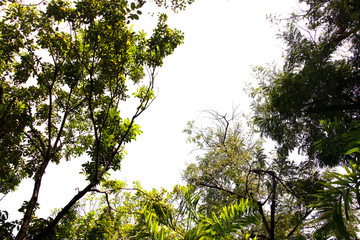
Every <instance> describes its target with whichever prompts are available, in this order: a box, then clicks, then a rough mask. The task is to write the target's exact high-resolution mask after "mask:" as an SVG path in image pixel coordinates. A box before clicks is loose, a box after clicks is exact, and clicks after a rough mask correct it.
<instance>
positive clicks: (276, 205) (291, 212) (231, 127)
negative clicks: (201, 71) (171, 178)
mask: <svg viewBox="0 0 360 240" xmlns="http://www.w3.org/2000/svg"><path fill="white" fill-rule="evenodd" d="M211 116H213V119H214V120H213V123H212V125H210V127H204V126H202V127H200V128H199V127H196V125H195V124H194V123H190V124H189V126H188V128H187V129H186V132H187V133H188V134H189V135H190V136H189V139H190V141H192V142H195V143H196V144H197V146H198V148H199V150H201V154H199V155H198V156H197V158H196V161H195V162H194V163H191V164H189V165H188V167H187V169H186V170H185V172H184V179H185V180H186V181H187V182H188V184H192V185H194V186H196V188H197V189H198V190H199V191H201V193H202V195H203V198H204V200H203V202H202V203H201V208H202V209H204V212H205V216H206V212H208V213H211V212H214V211H219V210H220V209H221V208H222V207H223V206H226V205H229V204H234V203H236V202H237V201H239V200H240V199H250V200H251V201H252V202H254V203H255V204H256V205H257V208H256V211H257V212H258V214H259V216H260V217H261V224H257V225H256V226H255V227H253V228H252V231H253V234H255V233H256V235H257V239H298V238H300V239H302V238H304V237H310V234H311V232H307V231H305V229H307V228H309V227H314V226H313V224H312V223H311V220H312V219H313V216H314V211H313V209H314V207H309V205H310V204H314V203H316V201H317V197H316V196H312V195H313V194H316V193H317V191H318V190H319V189H322V185H321V184H320V182H319V180H320V179H321V177H322V176H321V174H320V173H318V172H317V171H316V170H317V169H316V167H315V166H314V165H311V164H305V163H300V164H296V163H295V162H294V161H291V160H289V159H284V158H280V157H276V156H275V157H272V158H269V157H267V156H266V155H265V154H264V150H263V148H262V142H261V141H259V140H253V137H254V136H253V134H251V133H248V132H246V131H244V130H243V127H242V126H241V124H240V122H239V121H238V119H237V117H236V114H233V115H231V116H230V117H227V115H220V114H219V113H216V112H211Z"/></svg>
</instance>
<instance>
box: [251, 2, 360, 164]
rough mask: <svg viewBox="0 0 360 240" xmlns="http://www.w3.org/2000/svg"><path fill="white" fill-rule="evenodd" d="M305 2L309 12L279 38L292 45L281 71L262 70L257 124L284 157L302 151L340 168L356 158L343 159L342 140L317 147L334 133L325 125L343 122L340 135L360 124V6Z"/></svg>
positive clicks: (300, 15)
mask: <svg viewBox="0 0 360 240" xmlns="http://www.w3.org/2000/svg"><path fill="white" fill-rule="evenodd" d="M300 2H302V3H306V6H305V8H306V9H305V10H303V11H301V12H298V13H295V14H294V15H292V16H291V17H290V20H288V21H287V24H286V26H287V30H286V31H284V32H283V33H282V34H280V38H281V39H282V40H283V41H284V42H285V44H286V45H287V48H286V52H285V63H284V65H283V67H282V69H280V70H278V69H276V68H275V69H269V68H262V67H259V68H258V73H259V85H258V87H256V88H254V89H253V92H252V96H253V97H254V99H255V102H254V105H253V109H254V112H255V115H254V121H255V124H256V125H257V126H258V127H259V129H260V131H261V133H262V134H263V135H264V136H267V137H270V138H272V139H273V140H275V141H276V142H277V143H278V144H279V154H282V155H284V156H285V155H287V154H288V153H289V152H290V151H292V150H293V149H295V148H299V149H300V150H302V151H303V152H305V153H306V154H307V155H308V157H309V158H310V159H311V160H316V161H318V163H320V164H321V165H325V166H335V165H337V164H338V163H346V162H348V161H349V159H351V158H353V156H350V155H347V156H345V155H344V154H341V152H342V153H344V151H342V150H340V149H341V147H340V146H341V145H342V144H343V143H342V141H341V139H334V141H333V142H328V144H329V146H328V149H327V151H317V150H316V148H314V145H313V144H314V143H316V142H317V141H319V140H321V139H324V138H325V137H327V136H328V134H331V133H327V132H326V129H325V128H324V126H323V125H322V124H321V121H335V120H339V121H341V124H340V125H339V126H340V127H339V128H336V129H333V130H334V131H335V132H336V135H338V136H339V135H341V134H342V133H345V132H346V131H348V130H349V129H350V128H352V127H354V124H355V123H356V122H357V121H358V120H359V111H360V99H359V89H360V88H359V87H360V86H359V46H360V45H359V42H360V38H359V34H358V32H359V29H360V19H359V14H358V12H359V10H360V5H359V3H358V2H355V1H330V0H324V1H320V0H309V1H307V0H305V1H300ZM335 132H334V133H335ZM330 143H332V144H330ZM336 144H337V145H338V147H336ZM331 148H336V150H337V151H331Z"/></svg>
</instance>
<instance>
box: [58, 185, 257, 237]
mask: <svg viewBox="0 0 360 240" xmlns="http://www.w3.org/2000/svg"><path fill="white" fill-rule="evenodd" d="M110 186H111V187H110ZM99 193H100V194H102V196H101V197H100V198H95V197H93V196H92V195H89V196H88V197H87V198H85V199H84V201H83V203H82V204H79V205H77V206H74V208H73V210H72V211H71V212H69V213H68V214H67V216H66V218H64V219H63V220H62V223H61V225H60V226H59V227H57V228H56V229H55V231H56V236H57V238H61V239H115V238H116V239H118V238H122V239H153V240H155V239H159V240H160V239H239V238H241V239H249V238H250V236H251V232H243V231H242V230H243V228H244V226H248V225H251V224H252V225H254V224H256V223H258V222H259V216H258V214H256V204H254V203H252V202H251V201H249V200H245V199H242V200H241V201H239V202H238V203H235V204H232V205H229V206H226V207H224V208H223V209H221V210H220V211H219V212H213V215H212V216H211V217H205V216H204V215H203V214H202V213H201V211H200V209H199V208H198V203H199V201H201V200H200V196H199V194H198V193H197V192H196V191H195V188H194V187H191V186H175V188H174V190H173V191H172V192H168V191H166V190H164V189H161V190H159V191H157V190H155V189H153V190H151V191H145V190H143V189H142V188H141V186H140V185H139V184H138V183H137V184H136V186H135V187H134V188H128V187H126V186H125V185H124V183H121V182H119V181H117V180H106V181H104V182H103V183H102V186H101V188H100V189H96V191H94V194H99ZM89 206H95V207H93V208H92V209H89V210H87V211H83V209H86V208H89ZM84 212H85V213H84ZM253 239H255V238H253Z"/></svg>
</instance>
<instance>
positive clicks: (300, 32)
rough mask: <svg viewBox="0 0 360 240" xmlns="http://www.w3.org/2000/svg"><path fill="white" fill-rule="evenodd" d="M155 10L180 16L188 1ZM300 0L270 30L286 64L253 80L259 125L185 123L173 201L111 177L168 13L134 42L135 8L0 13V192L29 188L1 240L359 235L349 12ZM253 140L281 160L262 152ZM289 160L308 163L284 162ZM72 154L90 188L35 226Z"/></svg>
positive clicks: (81, 3) (358, 98)
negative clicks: (49, 177) (186, 150)
mask: <svg viewBox="0 0 360 240" xmlns="http://www.w3.org/2000/svg"><path fill="white" fill-rule="evenodd" d="M153 2H154V3H155V4H156V5H158V6H162V7H165V8H171V9H172V10H173V11H175V12H176V11H178V10H182V9H184V8H185V6H186V5H187V4H190V3H192V2H193V0H171V1H166V0H153ZM300 3H303V4H304V5H303V7H304V9H305V10H301V11H298V12H295V13H293V14H292V15H291V16H290V17H289V18H286V19H280V20H279V19H277V21H279V22H283V21H285V22H286V29H285V31H284V32H283V33H282V34H280V38H281V39H282V40H284V42H285V44H286V46H287V47H286V51H285V53H284V55H285V56H284V64H283V66H282V68H280V69H279V68H276V67H274V68H271V67H267V68H266V67H257V69H256V73H257V77H258V84H257V86H255V87H254V88H252V92H251V96H252V97H253V98H254V102H253V110H254V111H253V118H252V122H251V123H252V124H251V126H252V127H255V129H248V128H246V127H245V126H244V125H243V124H241V120H240V115H237V114H236V113H235V112H234V113H232V115H226V114H225V115H221V114H219V113H218V112H215V111H209V112H207V114H209V115H210V118H207V119H208V120H210V121H209V124H208V125H206V126H201V127H199V126H198V125H197V122H189V124H188V126H187V128H186V129H185V130H184V132H185V133H186V134H188V137H189V138H188V139H189V141H190V142H191V143H193V144H195V145H196V147H197V149H196V150H197V151H198V152H197V153H198V154H197V156H196V158H195V159H194V161H193V162H191V163H190V164H189V165H188V166H187V168H186V169H185V170H184V172H183V179H184V180H185V181H186V184H187V185H186V186H175V188H174V189H173V191H171V192H169V191H167V190H164V189H161V190H155V189H153V190H151V191H146V190H144V189H142V188H141V186H140V184H139V183H134V186H133V187H128V186H126V185H125V183H123V182H120V181H118V180H112V179H111V178H110V177H109V174H108V173H109V171H110V170H114V171H116V170H119V169H120V167H121V161H122V159H123V158H124V154H125V151H124V150H125V145H126V144H128V143H130V142H131V141H133V140H136V137H137V136H138V135H139V134H140V133H141V130H140V126H138V125H137V124H136V123H135V121H136V120H137V118H138V117H139V116H140V115H141V114H142V113H143V111H145V110H146V109H147V108H148V106H149V105H150V104H151V102H152V100H153V99H154V93H153V87H154V78H155V75H156V70H157V69H158V68H159V67H161V66H162V64H163V60H164V58H165V57H166V56H168V55H170V54H172V53H173V51H174V50H175V48H176V47H177V46H178V45H179V44H181V43H182V41H183V34H182V33H181V32H180V31H178V30H176V29H170V28H169V27H168V25H167V23H166V21H167V16H166V15H165V14H159V15H158V23H157V26H156V27H155V29H154V30H153V32H152V35H151V36H147V34H146V33H144V32H143V31H141V32H135V31H134V30H133V29H132V24H137V21H138V20H139V19H140V17H141V14H142V11H141V10H142V8H143V6H144V5H145V4H146V2H145V1H142V0H134V1H127V0H78V1H74V2H68V1H64V0H51V1H41V2H39V3H36V4H25V3H22V2H18V1H13V0H10V1H0V6H1V7H2V8H3V10H4V11H3V12H1V13H0V17H1V21H0V158H1V160H0V180H1V181H0V193H1V194H3V195H6V194H7V193H9V192H11V191H15V190H16V187H17V186H18V185H19V184H20V183H21V181H22V180H24V179H26V178H31V179H33V182H34V188H33V192H32V196H29V198H30V200H28V199H24V204H23V206H22V207H21V208H20V210H19V211H21V212H22V213H23V214H24V217H23V218H22V219H21V220H16V221H12V222H10V221H8V218H9V214H8V212H7V211H6V209H1V210H0V238H1V239H14V238H16V239H153V240H155V239H159V240H163V239H177V240H195V239H199V240H200V239H224V240H225V239H253V240H255V239H270V240H274V239H316V240H320V239H334V238H336V239H346V240H347V239H349V240H350V239H356V238H357V237H358V236H357V235H358V233H359V224H360V218H359V209H360V184H359V182H360V162H359V156H360V155H359V154H360V123H359V118H360V81H359V77H360V75H359V74H360V71H359V69H360V66H359V64H360V57H359V56H360V55H359V54H360V35H359V33H360V14H359V12H360V1H353V0H341V1H338V0H300ZM273 20H276V19H275V18H273ZM145 69H146V70H147V71H145ZM146 72H147V74H146ZM146 79H148V80H147V81H146ZM135 89H137V90H135ZM131 93H132V94H131ZM130 98H132V99H133V100H137V104H136V105H134V106H133V107H134V108H133V112H132V114H130V116H129V113H127V112H126V115H125V111H124V108H123V106H124V105H125V102H126V101H127V100H129V99H130ZM254 130H255V131H254ZM257 132H260V135H261V136H262V137H270V138H271V139H272V140H274V141H275V142H276V144H277V145H276V149H275V150H276V151H273V152H271V151H270V152H266V151H265V150H264V142H265V138H261V139H260V140H259V139H258V138H257V137H258V135H257ZM297 148H298V149H299V150H300V152H302V153H303V155H302V156H301V159H292V158H291V157H290V155H289V153H290V152H292V151H293V150H295V149H297ZM79 156H82V158H81V159H82V160H83V161H84V162H83V164H82V171H83V172H82V174H83V175H84V176H85V177H86V180H87V182H88V185H87V186H86V187H85V188H84V189H79V191H78V192H77V193H76V194H75V195H74V196H73V198H72V200H71V201H70V202H69V203H68V204H66V205H65V206H59V208H58V209H56V210H55V211H54V212H53V214H52V215H51V216H49V218H47V219H42V218H37V217H36V216H35V211H36V209H37V208H39V207H41V206H39V204H38V194H39V192H40V189H41V188H40V186H41V182H42V179H43V176H44V174H45V171H46V169H47V167H48V166H49V164H59V163H60V162H61V161H71V160H73V159H74V158H76V157H79ZM340 164H344V165H343V168H342V169H340V166H339V165H340ZM332 167H338V168H332ZM339 170H340V171H339ZM26 200H28V201H26ZM14 234H17V236H16V237H15V236H14Z"/></svg>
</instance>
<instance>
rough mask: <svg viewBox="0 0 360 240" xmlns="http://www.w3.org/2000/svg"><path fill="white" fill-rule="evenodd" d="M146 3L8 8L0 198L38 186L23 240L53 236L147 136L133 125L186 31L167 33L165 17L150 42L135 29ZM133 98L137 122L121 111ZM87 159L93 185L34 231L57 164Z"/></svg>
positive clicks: (1, 26) (55, 1)
mask: <svg viewBox="0 0 360 240" xmlns="http://www.w3.org/2000/svg"><path fill="white" fill-rule="evenodd" d="M182 2H183V1H175V2H174V4H182ZM157 3H158V4H160V3H161V2H160V1H158V2H157ZM144 4H145V1H141V0H139V1H123V0H121V1H120V0H109V1H108V0H98V1H97V0H96V1H89V0H79V1H74V2H70V1H63V0H51V1H41V2H40V3H36V4H31V3H30V4H26V3H22V2H18V1H1V6H2V8H4V11H3V13H2V14H1V21H0V36H1V37H0V56H1V57H0V74H1V75H0V81H1V82H0V90H1V91H0V101H1V103H0V110H1V116H0V136H1V141H0V145H1V146H0V156H1V159H2V160H1V162H0V164H1V165H0V171H1V174H0V178H1V186H0V190H1V193H3V194H6V193H8V192H9V191H13V190H14V189H15V188H16V186H17V185H18V184H19V183H20V182H21V180H23V179H24V178H32V179H33V180H34V189H33V193H32V196H29V199H28V201H25V202H24V206H23V208H22V209H23V212H24V218H23V219H22V220H21V221H20V226H21V227H20V230H19V232H18V234H17V237H16V239H30V238H32V237H35V236H36V237H35V238H36V239H40V238H44V237H45V236H47V235H49V232H51V231H52V229H53V228H54V226H55V225H56V224H57V223H58V222H59V221H60V220H61V219H62V218H63V216H64V215H65V213H66V212H68V211H69V210H70V209H71V207H72V206H74V205H75V204H76V202H77V201H78V200H79V199H81V198H82V197H83V196H84V195H85V194H86V193H87V192H89V191H91V190H92V189H93V188H94V187H95V186H96V185H98V184H99V183H100V181H101V180H102V179H103V178H104V176H106V174H107V173H108V171H109V170H114V171H116V170H118V169H120V166H121V160H122V159H123V157H124V147H125V144H127V143H129V142H131V141H132V140H135V139H136V136H137V135H139V134H140V133H141V130H140V126H139V125H137V124H136V123H135V120H136V119H137V118H138V117H139V116H140V115H141V113H143V111H145V110H146V109H147V108H148V106H149V105H150V103H151V102H152V100H153V99H154V93H153V87H154V78H155V74H156V70H157V69H158V67H160V66H162V64H163V59H164V58H165V57H166V56H168V55H170V54H172V53H173V51H174V49H175V48H176V47H177V46H178V45H179V44H181V43H182V41H183V34H182V33H181V32H180V31H178V30H176V29H170V28H169V27H168V25H167V24H166V21H167V16H166V15H165V14H160V15H159V19H158V23H157V26H155V28H154V30H153V33H152V35H151V36H146V33H144V32H143V31H141V32H135V31H134V30H133V29H132V27H131V25H132V24H136V21H137V20H138V19H139V18H140V16H141V14H142V12H141V8H142V7H143V6H144ZM179 6H180V5H179ZM176 8H177V7H175V6H174V9H176ZM146 71H147V73H146ZM134 88H135V89H136V88H137V90H135V91H134V90H133V89H134ZM132 91H134V92H133V93H132ZM131 93H132V94H131ZM129 98H134V99H137V105H136V106H134V108H133V113H132V115H130V117H129V116H127V115H124V114H125V113H124V112H123V111H122V110H121V109H122V106H123V104H124V102H125V101H127V100H128V99H129ZM79 156H87V157H84V158H83V159H84V162H83V164H82V173H83V174H84V175H85V176H86V180H87V181H88V185H87V186H86V187H85V188H84V189H81V190H79V192H78V193H77V194H76V195H75V196H74V197H73V198H72V200H71V201H70V202H69V203H68V204H67V205H66V206H64V207H63V208H62V209H61V211H59V212H58V214H57V215H56V216H55V217H54V218H51V219H48V220H44V221H46V227H45V228H44V229H41V230H39V232H35V233H34V232H29V231H28V229H29V226H30V225H31V224H33V223H32V221H33V220H34V212H35V209H36V208H37V204H38V203H37V200H38V195H39V192H40V187H41V182H42V179H43V176H44V173H45V171H46V168H47V167H48V165H49V163H55V164H58V163H59V162H60V161H65V160H66V161H71V160H72V159H74V158H75V157H79ZM6 214H7V213H6V212H3V213H2V215H1V216H2V217H6Z"/></svg>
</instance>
